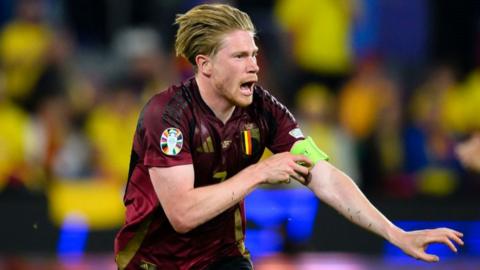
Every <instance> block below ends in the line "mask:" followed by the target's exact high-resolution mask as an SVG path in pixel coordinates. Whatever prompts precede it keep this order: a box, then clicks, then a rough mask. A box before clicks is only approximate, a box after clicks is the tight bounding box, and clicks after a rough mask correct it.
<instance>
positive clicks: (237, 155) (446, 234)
mask: <svg viewBox="0 0 480 270" xmlns="http://www.w3.org/2000/svg"><path fill="white" fill-rule="evenodd" d="M176 23H177V24H178V26H179V29H178V31H177V36H176V42H175V48H176V52H177V54H178V55H181V56H183V57H185V58H186V59H188V60H189V61H190V62H191V63H192V65H193V66H194V69H195V76H194V77H193V78H191V79H188V80H186V81H184V82H182V83H181V84H179V85H174V86H171V87H170V88H168V89H167V90H165V91H163V92H161V93H159V94H157V95H155V96H154V97H153V98H152V99H151V100H150V101H149V102H148V104H146V105H145V107H144V109H143V111H142V113H141V116H140V118H139V121H138V126H137V130H136V134H135V137H134V142H133V150H132V156H131V163H130V172H129V179H128V184H127V187H126V193H125V197H124V203H125V206H126V221H125V225H124V226H123V227H122V229H121V230H120V231H119V233H118V235H117V237H116V239H115V254H116V262H117V265H118V267H119V269H252V265H251V262H250V258H249V253H248V251H247V249H246V248H245V245H244V239H245V210H244V204H243V199H244V198H245V196H246V195H247V194H249V193H250V192H251V191H252V190H254V189H255V188H256V187H258V186H259V185H261V184H265V183H270V184H280V183H288V182H290V181H291V180H296V181H299V182H301V183H303V184H305V185H306V186H307V187H308V188H310V189H311V190H312V191H313V192H314V193H315V195H316V196H317V197H318V198H319V199H321V200H322V201H323V202H325V203H327V204H329V205H330V206H332V207H333V208H335V209H336V210H337V211H339V212H340V213H341V214H342V215H344V216H345V217H347V218H348V219H350V220H351V221H352V222H354V223H356V224H358V225H360V226H362V227H364V228H366V229H368V230H370V231H372V232H374V233H376V234H378V235H380V236H381V237H383V238H385V239H387V240H388V241H390V242H392V243H393V244H394V245H396V246H398V247H399V248H401V249H402V250H403V251H404V252H405V253H407V254H409V255H411V256H413V257H415V258H417V259H421V260H424V261H429V262H434V261H438V257H436V256H434V255H430V254H426V253H425V249H426V247H427V246H428V244H430V243H432V242H440V243H444V244H446V245H448V246H449V247H450V248H451V249H452V250H453V251H456V247H455V245H454V244H453V242H456V243H458V244H463V242H462V240H461V239H460V238H461V237H462V234H461V233H459V232H456V231H454V230H451V229H447V228H441V229H434V230H421V231H413V232H405V231H403V230H402V229H400V228H398V227H396V226H395V225H393V224H392V223H391V222H390V221H388V220H387V219H386V218H385V217H384V216H383V215H382V214H381V213H380V212H379V211H378V210H377V209H375V208H374V206H372V205H371V204H370V202H369V201H368V200H367V199H366V198H365V196H364V195H363V194H362V193H361V191H360V190H359V189H358V188H357V186H356V185H355V184H354V182H353V181H352V180H351V179H350V178H349V177H348V176H347V175H345V174H344V173H342V172H341V171H339V170H338V169H336V168H335V167H333V166H332V165H331V164H330V163H328V162H326V159H327V157H326V155H325V154H324V153H323V152H321V151H320V150H319V149H318V148H317V147H316V146H315V143H314V142H313V141H312V140H311V138H308V137H307V138H305V137H304V135H303V134H302V132H301V130H300V128H299V127H298V125H297V122H296V121H295V119H294V118H293V116H292V115H291V114H290V112H289V111H288V110H287V109H286V108H285V107H284V106H282V105H281V104H280V103H279V102H278V101H277V100H276V99H275V98H274V97H273V96H271V95H270V94H269V93H268V92H267V91H265V90H264V89H263V88H261V87H260V86H259V85H257V79H258V78H257V73H258V71H259V68H258V65H257V60H256V54H257V51H258V49H257V46H256V45H255V41H254V35H255V28H254V26H253V24H252V22H251V20H250V18H249V17H248V15H247V14H245V13H244V12H241V11H239V10H238V9H236V8H233V7H231V6H228V5H221V4H205V5H200V6H197V7H195V8H193V9H191V10H190V11H188V12H187V13H186V14H183V15H180V16H178V17H177V19H176ZM265 147H267V148H268V149H270V150H271V151H272V152H273V153H276V154H275V155H273V156H271V157H270V158H268V159H265V160H263V161H260V162H259V159H260V156H261V155H262V152H263V150H264V149H265ZM285 199H286V200H288V198H285Z"/></svg>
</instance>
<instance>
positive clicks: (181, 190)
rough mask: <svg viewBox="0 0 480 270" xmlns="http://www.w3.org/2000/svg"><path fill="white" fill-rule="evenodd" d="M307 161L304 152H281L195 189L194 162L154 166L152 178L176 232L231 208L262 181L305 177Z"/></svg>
mask: <svg viewBox="0 0 480 270" xmlns="http://www.w3.org/2000/svg"><path fill="white" fill-rule="evenodd" d="M300 162H304V163H308V159H306V158H305V157H304V156H302V155H293V154H291V153H288V152H287V153H281V154H277V155H273V156H272V157H270V158H268V159H266V160H264V161H262V162H259V163H257V164H254V165H251V166H249V167H247V168H245V169H243V170H242V171H240V172H239V173H237V174H236V175H234V176H232V177H231V178H229V179H227V180H226V181H223V182H221V183H218V184H214V185H209V186H204V187H197V188H194V175H195V174H194V169H193V165H192V164H187V165H178V166H172V167H151V168H150V169H149V173H150V179H151V181H152V184H153V187H154V189H155V192H156V194H157V197H158V200H159V201H160V204H161V205H162V208H163V210H164V211H165V214H166V216H167V218H168V220H169V221H170V224H171V225H172V226H173V228H174V229H175V231H177V232H179V233H186V232H188V231H190V230H192V229H194V228H196V227H197V226H199V225H201V224H203V223H205V222H207V221H208V220H210V219H212V218H214V217H216V216H217V215H219V214H220V213H222V212H223V211H225V210H227V209H228V208H230V207H232V206H233V205H235V204H237V203H238V202H239V201H241V200H242V199H243V198H244V197H245V196H246V195H247V194H249V193H250V192H251V191H252V190H253V189H254V188H255V187H256V186H258V185H259V184H262V183H273V184H274V183H281V182H286V181H289V179H290V177H294V178H296V179H303V176H302V175H307V174H308V168H306V167H304V166H301V165H298V164H297V163H300Z"/></svg>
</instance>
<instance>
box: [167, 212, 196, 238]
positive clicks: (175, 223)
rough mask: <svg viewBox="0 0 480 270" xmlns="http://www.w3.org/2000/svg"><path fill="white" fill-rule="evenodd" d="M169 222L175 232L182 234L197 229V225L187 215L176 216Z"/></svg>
mask: <svg viewBox="0 0 480 270" xmlns="http://www.w3.org/2000/svg"><path fill="white" fill-rule="evenodd" d="M169 221H170V224H171V225H172V228H173V229H174V230H175V232H177V233H180V234H185V233H188V232H190V231H191V230H193V229H194V228H195V227H196V225H195V224H194V223H193V220H191V219H190V218H188V216H186V215H176V216H174V217H171V218H169Z"/></svg>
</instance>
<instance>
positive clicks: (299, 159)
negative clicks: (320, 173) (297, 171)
mask: <svg viewBox="0 0 480 270" xmlns="http://www.w3.org/2000/svg"><path fill="white" fill-rule="evenodd" d="M292 156H293V161H295V163H297V164H300V165H302V166H303V167H307V168H311V167H312V165H313V164H312V161H311V160H310V159H308V158H307V157H306V156H304V155H292Z"/></svg>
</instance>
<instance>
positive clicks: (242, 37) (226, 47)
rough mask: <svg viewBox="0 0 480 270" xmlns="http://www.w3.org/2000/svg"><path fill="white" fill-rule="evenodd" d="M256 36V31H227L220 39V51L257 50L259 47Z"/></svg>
mask: <svg viewBox="0 0 480 270" xmlns="http://www.w3.org/2000/svg"><path fill="white" fill-rule="evenodd" d="M254 36H255V34H254V33H252V32H250V31H245V30H235V31H233V32H230V33H227V34H225V35H224V36H223V38H222V39H221V41H220V42H221V43H220V46H219V52H220V51H228V52H233V51H256V50H258V48H257V45H256V44H255V39H254Z"/></svg>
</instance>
